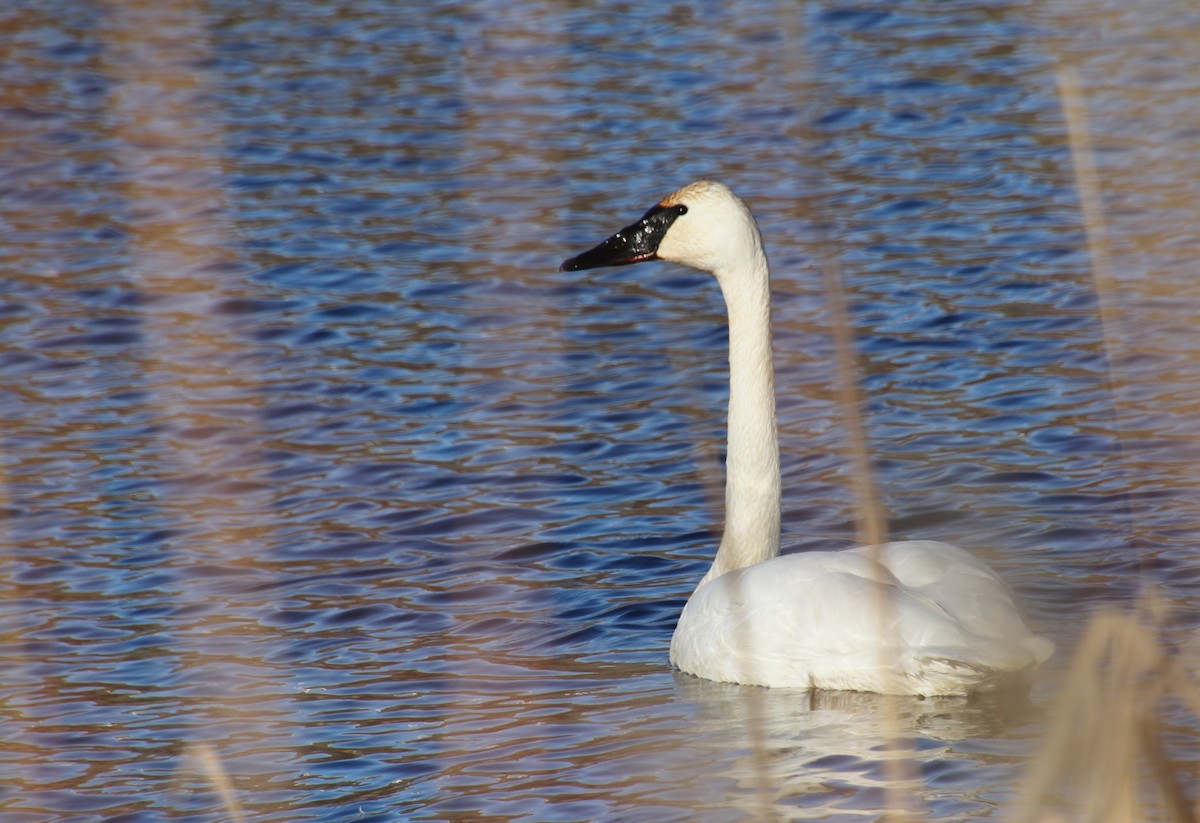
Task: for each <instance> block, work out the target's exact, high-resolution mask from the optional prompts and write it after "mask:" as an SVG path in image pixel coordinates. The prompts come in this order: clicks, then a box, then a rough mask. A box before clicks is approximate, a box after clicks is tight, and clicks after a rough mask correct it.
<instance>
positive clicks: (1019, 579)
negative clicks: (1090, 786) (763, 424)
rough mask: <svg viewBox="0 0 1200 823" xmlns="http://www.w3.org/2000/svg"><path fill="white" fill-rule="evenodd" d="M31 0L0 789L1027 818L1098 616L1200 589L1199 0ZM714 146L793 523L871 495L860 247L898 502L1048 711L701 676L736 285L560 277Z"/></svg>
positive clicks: (24, 16) (168, 811)
mask: <svg viewBox="0 0 1200 823" xmlns="http://www.w3.org/2000/svg"><path fill="white" fill-rule="evenodd" d="M10 6H11V7H10V8H8V9H6V10H5V11H4V12H0V15H2V17H3V21H4V27H3V32H4V34H3V35H0V46H2V49H3V54H4V57H5V59H4V64H3V65H4V73H5V77H6V81H5V83H4V84H3V85H4V91H3V97H2V99H0V104H2V107H3V118H2V120H0V122H2V123H3V125H2V127H0V141H2V142H0V154H2V156H3V157H4V164H3V173H2V178H0V179H2V181H3V182H2V185H3V197H2V198H0V221H2V222H0V225H2V226H3V237H4V243H3V244H2V247H0V261H2V262H0V265H2V267H3V272H4V277H3V285H2V286H0V288H2V292H0V294H2V295H3V302H2V304H0V363H2V364H3V374H4V380H3V384H2V385H3V388H4V392H3V395H0V413H2V414H3V418H4V420H5V426H4V429H3V431H4V440H3V450H2V451H3V460H4V463H3V466H4V468H3V479H4V485H3V496H2V499H0V504H2V507H3V512H4V515H5V521H4V522H5V527H4V529H3V531H2V532H0V538H2V540H3V547H2V550H0V551H2V557H3V567H2V569H3V571H2V573H0V583H2V585H3V598H2V600H0V608H2V609H3V617H2V618H0V659H2V660H3V664H4V671H5V672H6V674H5V675H4V676H3V677H0V689H2V697H0V713H2V716H3V719H4V728H5V734H4V738H5V743H4V745H3V746H0V758H2V760H3V763H4V766H3V769H0V816H2V818H3V820H4V821H6V823H7V821H42V820H63V819H70V820H78V821H102V820H103V821H141V820H147V821H149V820H160V819H164V818H175V819H178V818H186V819H188V820H197V821H199V820H227V819H230V818H231V816H232V815H233V814H235V812H234V811H233V810H235V809H237V808H240V809H242V810H243V811H244V813H245V815H246V816H247V818H250V819H254V820H288V821H294V820H329V821H334V820H338V821H340V820H352V819H379V820H397V819H409V820H468V819H470V820H474V819H477V818H478V817H480V816H489V817H491V818H494V819H508V820H626V821H637V820H647V821H651V820H652V821H665V820H705V821H709V820H711V821H724V820H731V821H734V820H747V819H770V818H772V817H774V818H775V819H851V818H853V819H874V818H878V817H879V816H881V815H882V814H883V813H884V812H885V811H886V810H888V809H889V808H893V807H894V806H896V805H897V804H898V803H899V804H905V803H907V804H909V805H911V806H913V807H915V808H917V809H919V810H920V811H921V812H922V813H923V814H926V815H928V816H929V817H932V818H937V819H946V820H976V819H981V818H987V817H993V816H995V817H999V816H1001V815H1002V814H1003V812H1004V810H1005V809H1006V808H1008V807H1009V806H1010V805H1011V802H1012V799H1013V797H1014V796H1015V794H1016V793H1017V786H1018V784H1019V781H1020V778H1021V771H1022V768H1023V767H1024V764H1025V762H1026V758H1027V757H1028V755H1029V753H1030V752H1031V751H1033V750H1035V748H1036V747H1037V744H1038V739H1039V735H1040V732H1041V729H1042V727H1043V723H1042V720H1043V717H1044V713H1045V711H1046V707H1047V706H1048V705H1049V704H1050V700H1051V696H1052V695H1053V692H1054V689H1055V686H1056V684H1057V682H1058V680H1059V679H1060V677H1061V673H1062V670H1063V667H1064V666H1065V662H1066V660H1067V659H1068V657H1069V655H1070V653H1071V650H1072V646H1073V644H1074V641H1075V640H1076V639H1077V638H1078V636H1079V635H1080V633H1081V632H1082V630H1083V626H1084V624H1085V621H1086V616H1087V613H1088V612H1089V611H1091V610H1093V609H1096V608H1099V607H1102V606H1109V605H1120V604H1125V603H1127V602H1129V600H1130V598H1131V597H1132V595H1133V594H1134V593H1135V592H1136V591H1137V590H1138V589H1139V588H1140V587H1142V586H1144V585H1152V586H1156V587H1158V588H1159V590H1160V591H1162V592H1163V593H1164V594H1165V596H1166V597H1167V599H1168V600H1169V602H1170V603H1171V604H1172V605H1173V606H1174V608H1175V609H1176V610H1177V616H1176V618H1175V623H1176V625H1177V627H1178V630H1179V636H1181V637H1183V636H1186V635H1187V634H1188V633H1189V632H1190V630H1191V629H1193V628H1194V627H1195V618H1194V617H1193V616H1192V615H1194V614H1195V613H1196V606H1197V605H1200V602H1198V594H1200V592H1198V589H1197V587H1198V584H1200V580H1198V576H1197V573H1196V571H1195V570H1196V568H1198V564H1197V562H1196V561H1197V557H1196V550H1195V545H1196V524H1197V523H1198V522H1200V518H1198V517H1197V507H1198V504H1197V500H1200V495H1197V493H1196V492H1197V488H1196V486H1197V481H1196V477H1195V472H1194V469H1193V467H1194V464H1195V461H1196V458H1197V448H1196V445H1195V443H1196V438H1195V435H1196V432H1197V429H1198V424H1200V418H1198V416H1197V407H1196V403H1195V401H1194V398H1195V397H1196V389H1197V386H1198V385H1200V344H1198V343H1197V339H1198V338H1197V337H1196V336H1195V335H1194V334H1193V333H1192V330H1193V329H1194V328H1195V318H1196V317H1197V311H1196V309H1197V300H1198V298H1200V287H1198V286H1197V285H1196V282H1197V281H1196V279H1195V277H1194V265H1195V263H1196V261H1197V259H1198V254H1197V247H1196V242H1195V239H1194V226H1195V222H1196V220H1195V218H1196V203H1197V201H1196V194H1195V193H1196V191H1197V185H1198V182H1197V177H1196V169H1195V168H1193V166H1194V164H1188V163H1186V161H1185V158H1189V157H1195V156H1197V149H1198V148H1200V146H1198V143H1200V122H1197V121H1198V119H1200V114H1198V113H1197V109H1196V107H1195V106H1194V100H1195V99H1196V94H1197V92H1198V91H1200V89H1197V79H1196V78H1197V77H1200V73H1198V72H1197V68H1198V67H1197V61H1198V60H1200V58H1198V56H1197V55H1200V50H1196V49H1195V48H1194V47H1193V44H1192V43H1191V40H1193V39H1194V32H1195V31H1196V30H1197V26H1198V24H1200V20H1198V19H1197V16H1196V13H1195V11H1194V10H1189V9H1187V8H1183V7H1182V6H1180V5H1177V4H1172V3H1162V4H1160V5H1159V6H1157V7H1155V8H1152V9H1145V8H1139V9H1138V10H1137V11H1136V13H1135V12H1133V11H1125V10H1123V9H1122V8H1120V7H1119V4H1110V5H1103V4H1101V3H1099V2H1097V3H1095V4H1092V5H1091V6H1090V7H1089V8H1087V9H1083V10H1078V11H1076V10H1074V9H1069V8H1067V7H1065V6H1063V7H1058V6H1046V7H1044V8H1042V9H1040V10H1038V11H1036V13H1035V10H1034V9H1033V8H1032V7H1029V6H1026V5H1022V4H1009V3H1003V2H1001V3H994V4H991V5H984V6H980V5H979V4H970V5H960V4H937V5H933V6H927V5H925V4H915V3H914V4H902V5H899V6H896V5H887V6H857V7H854V8H843V7H838V6H821V5H815V4H809V5H798V4H791V3H772V2H766V0H755V1H754V2H742V3H736V4H717V3H701V4H692V5H678V6H670V5H663V4H641V5H638V4H619V3H589V4H565V3H564V4H558V3H549V2H530V3H516V4H513V3H494V2H479V3H472V4H465V3H464V4H456V3H439V4H408V5H396V4H389V3H385V2H382V0H364V2H357V3H353V4H351V3H345V4H335V3H317V2H299V3H287V4H283V3H253V4H245V3H230V2H225V0H212V2H211V3H209V4H208V5H202V4H189V3H185V2H166V3H158V4H144V5H143V4H135V3H116V4H112V5H111V6H108V7H104V8H92V7H90V6H87V5H86V4H78V3H67V2H48V3H21V2H18V3H16V4H10ZM1059 59H1062V60H1064V61H1066V62H1069V63H1072V64H1074V65H1077V66H1078V67H1079V70H1080V75H1081V78H1082V80H1083V82H1084V86H1085V89H1086V90H1087V102H1088V104H1089V114H1090V118H1091V120H1090V122H1091V129H1092V137H1093V143H1094V145H1095V149H1096V157H1097V163H1098V165H1099V168H1100V170H1101V173H1102V174H1101V176H1102V181H1103V195H1104V198H1103V199H1104V204H1105V207H1106V210H1105V211H1106V214H1107V217H1108V220H1109V224H1108V233H1107V238H1108V240H1109V243H1110V247H1111V260H1112V274H1113V279H1114V281H1115V284H1114V285H1115V287H1114V288H1113V289H1111V290H1108V291H1106V290H1104V289H1100V290H1098V289H1097V286H1096V282H1097V281H1096V280H1095V278H1094V277H1093V266H1092V255H1090V254H1089V250H1088V246H1087V237H1086V234H1085V231H1084V224H1083V220H1082V218H1081V213H1080V208H1079V198H1078V194H1077V189H1076V185H1075V177H1074V175H1073V172H1072V159H1071V154H1070V152H1069V150H1068V147H1067V139H1066V134H1065V126H1064V120H1063V116H1062V108H1061V105H1060V101H1059V98H1058V95H1057V92H1056V87H1055V79H1054V78H1055V74H1054V71H1055V66H1056V61H1057V60H1059ZM700 176H711V177H715V178H718V179H721V180H724V181H726V182H728V183H729V184H730V185H732V186H733V187H734V188H735V189H736V190H737V191H739V192H740V193H741V194H742V195H743V196H744V197H745V198H746V199H747V200H748V201H749V202H750V203H751V205H752V207H753V208H754V209H755V211H756V213H757V214H758V216H759V219H760V222H761V224H762V228H763V231H764V235H765V238H766V244H767V247H768V253H769V255H770V257H771V260H772V264H773V268H774V272H775V282H774V287H775V297H776V303H775V315H774V318H775V326H776V345H777V349H778V352H777V366H778V371H779V407H780V425H781V443H782V447H783V466H784V474H785V486H786V491H785V501H784V502H785V545H786V546H788V548H789V549H790V550H803V549H808V548H831V547H839V546H845V545H848V544H849V543H851V542H853V540H854V532H855V521H856V511H855V502H854V496H853V493H852V472H851V470H850V468H849V466H850V461H849V459H848V457H847V454H846V451H845V443H846V442H847V435H848V433H847V431H846V427H845V425H844V421H845V414H844V413H843V412H842V411H840V410H839V408H838V405H837V399H836V391H835V386H836V383H835V375H834V370H833V363H834V359H835V357H834V352H833V347H832V343H831V342H830V341H831V339H832V336H831V330H832V320H831V317H830V311H829V302H828V299H827V295H826V293H825V291H824V287H823V285H822V280H821V277H820V275H819V273H818V266H817V265H816V264H817V262H818V260H819V258H821V256H822V255H824V256H825V257H827V258H831V259H836V261H837V262H838V264H839V266H840V271H841V275H842V281H843V284H844V288H845V294H846V300H847V302H848V304H849V306H850V314H851V319H852V322H853V325H854V329H855V332H856V339H857V345H858V348H859V353H860V372H859V378H860V385H861V388H862V390H863V391H864V393H865V394H866V396H867V397H868V403H867V416H866V427H867V437H868V442H869V445H870V448H871V452H872V455H873V457H874V459H875V461H876V470H877V480H878V483H879V488H880V493H881V498H882V502H883V504H884V506H885V508H886V511H887V513H888V515H889V525H890V529H891V532H892V534H893V535H894V536H897V537H931V538H940V539H948V540H953V541H956V542H959V543H961V544H963V545H965V546H967V547H968V548H970V549H971V550H973V551H975V552H977V553H979V554H980V555H981V556H983V557H985V558H986V559H987V560H988V561H989V562H991V563H992V564H993V565H995V566H996V567H997V568H998V569H999V570H1000V571H1001V572H1002V573H1003V574H1004V576H1005V577H1006V578H1008V579H1009V580H1011V581H1012V583H1013V584H1014V586H1015V587H1016V588H1017V590H1018V592H1019V594H1020V596H1021V597H1022V599H1023V600H1024V602H1025V603H1026V604H1027V605H1028V607H1029V611H1030V615H1031V619H1032V622H1033V623H1034V624H1035V625H1036V626H1037V627H1038V629H1039V630H1040V631H1041V632H1043V633H1045V634H1047V635H1049V636H1050V637H1052V638H1053V639H1054V640H1055V641H1056V642H1057V643H1058V645H1059V649H1060V652H1059V654H1058V656H1057V657H1056V659H1055V661H1054V662H1053V663H1052V664H1051V665H1049V666H1047V667H1046V668H1045V669H1044V670H1043V671H1042V672H1041V673H1040V675H1039V679H1038V681H1037V682H1036V683H1035V684H1034V687H1033V689H1032V691H1031V694H1030V698H1029V700H1028V701H1027V702H1026V701H1022V700H996V699H988V700H978V701H973V702H967V701H954V700H925V701H918V700H901V701H896V702H889V701H883V700H881V699H880V698H878V697H874V696H869V695H845V694H818V695H811V696H809V695H798V694H794V693H787V692H768V691H764V690H757V689H742V688H738V687H733V686H727V685H723V684H715V683H706V682H702V681H698V680H695V679H693V678H689V677H686V676H682V675H679V674H677V673H673V672H672V671H671V670H670V669H669V667H668V666H667V665H666V656H667V646H668V643H669V638H670V633H671V630H672V627H673V625H674V621H675V618H676V616H677V614H678V612H679V610H680V609H681V607H682V605H683V603H684V600H685V598H686V596H687V594H688V593H689V592H690V590H691V588H692V587H693V586H694V584H695V581H696V580H697V579H698V577H699V576H700V575H701V574H702V573H703V571H704V569H705V567H706V563H707V562H708V561H709V559H710V558H711V553H712V551H713V548H714V546H715V541H716V539H717V535H718V534H719V530H720V521H721V511H720V499H721V497H720V496H721V491H720V489H721V466H722V459H723V456H722V448H723V442H724V432H723V428H722V427H723V416H724V402H725V392H726V386H725V372H724V368H725V364H724V347H725V335H724V329H723V324H722V320H723V307H722V305H721V303H720V297H719V294H718V293H717V290H716V288H715V286H714V285H713V284H712V283H711V282H709V281H708V280H707V278H705V277H702V276H699V275H697V274H695V273H692V272H688V271H685V270H681V269H677V268H673V267H670V266H667V265H666V264H655V265H648V266H645V267H636V268H632V269H618V270H605V271H595V272H581V273H573V274H569V275H568V274H562V273H558V272H557V271H556V267H557V265H558V263H559V262H560V261H561V260H562V259H563V258H565V257H567V256H570V255H571V254H574V253H576V252H578V251H580V250H582V249H584V248H587V247H588V246H590V245H591V244H592V243H594V242H596V241H598V240H600V239H602V238H603V237H604V236H606V235H607V234H608V233H609V232H611V231H612V230H615V229H616V228H619V227H620V226H623V225H625V224H626V223H627V222H629V220H630V219H632V218H634V217H636V216H637V215H639V214H640V213H641V212H642V211H643V210H644V209H645V208H646V207H648V206H649V205H650V204H652V203H653V202H655V201H656V200H657V199H658V198H659V197H661V196H662V195H663V194H665V193H666V192H668V191H670V190H671V189H673V188H675V187H677V186H679V185H681V184H683V183H685V182H688V181H689V180H691V179H694V178H696V177H700ZM1104 307H1109V316H1108V319H1107V322H1102V316H1103V313H1102V311H1101V309H1102V308H1104ZM1110 366H1111V367H1112V368H1110ZM1168 720H1169V722H1170V723H1171V724H1172V728H1173V729H1174V730H1175V731H1176V735H1175V738H1174V745H1175V746H1176V747H1177V755H1178V756H1179V757H1180V773H1181V774H1182V775H1183V776H1184V777H1185V779H1190V777H1191V776H1192V775H1194V773H1195V772H1196V770H1197V763H1198V762H1200V761H1198V759H1197V756H1196V752H1195V745H1194V743H1195V738H1196V735H1197V732H1198V731H1200V727H1198V725H1197V723H1196V721H1195V720H1194V718H1192V717H1191V716H1190V715H1188V714H1187V713H1186V712H1185V711H1183V710H1182V709H1181V708H1178V707H1177V708H1175V709H1174V710H1173V712H1172V714H1171V716H1170V717H1169V718H1168ZM1189 785H1190V784H1189Z"/></svg>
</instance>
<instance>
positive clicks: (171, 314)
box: [103, 0, 286, 819]
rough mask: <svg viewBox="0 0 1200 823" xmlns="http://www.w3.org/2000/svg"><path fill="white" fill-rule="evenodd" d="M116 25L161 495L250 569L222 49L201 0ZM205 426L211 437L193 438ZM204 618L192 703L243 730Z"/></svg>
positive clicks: (197, 595) (252, 521) (223, 795)
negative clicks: (214, 67)
mask: <svg viewBox="0 0 1200 823" xmlns="http://www.w3.org/2000/svg"><path fill="white" fill-rule="evenodd" d="M104 20H105V27H104V31H103V38H104V41H105V45H106V48H105V50H104V54H105V58H104V64H105V65H104V68H105V70H106V72H107V74H108V75H109V76H110V77H111V78H112V80H113V81H114V87H113V94H112V98H111V103H110V108H109V112H108V113H109V121H110V124H111V129H112V133H113V136H114V138H115V142H116V144H117V145H118V146H119V147H120V148H119V150H118V152H117V157H116V160H117V164H118V166H119V167H120V169H121V170H122V172H123V173H124V175H125V180H126V182H125V186H124V196H125V198H126V201H127V214H128V223H127V226H126V229H127V231H128V233H129V235H130V238H131V241H130V244H131V247H132V258H133V264H132V272H131V279H132V280H133V282H134V284H135V285H136V287H138V288H139V289H140V290H141V292H142V293H143V295H144V296H145V297H146V298H147V299H146V301H145V310H144V322H145V329H146V337H147V340H148V341H149V342H148V345H147V346H146V347H145V350H144V353H143V355H142V357H143V360H142V363H141V364H140V365H141V371H142V373H143V374H144V375H145V380H146V382H147V384H148V385H149V386H150V387H151V388H152V391H153V392H154V396H155V398H156V404H157V414H158V417H159V422H160V424H161V431H162V432H164V434H165V436H164V437H163V439H162V440H161V441H160V442H159V443H158V444H157V445H158V448H159V449H161V450H162V451H163V452H164V453H165V454H167V455H168V463H169V464H171V465H172V466H173V469H172V475H173V476H172V477H171V478H165V479H169V480H170V482H171V485H170V487H169V488H170V489H171V490H172V491H165V490H164V491H162V492H160V493H161V494H163V497H164V499H162V500H160V504H161V505H162V506H163V507H164V508H165V509H167V510H168V511H171V510H174V511H177V512H179V514H180V515H181V519H183V520H190V521H192V522H199V523H202V524H204V527H205V532H206V534H205V535H204V538H203V539H204V540H205V541H206V542H207V545H206V546H204V548H203V550H202V551H201V557H202V558H203V562H204V563H205V564H206V565H210V566H215V567H219V568H223V569H230V568H236V567H244V568H246V569H247V571H249V570H250V569H252V568H253V567H254V560H253V558H254V557H255V556H256V554H257V551H256V544H257V542H258V541H256V540H254V536H255V535H256V534H257V535H261V534H264V533H265V531H266V530H267V529H269V527H270V526H269V523H268V520H267V514H266V512H265V511H264V510H263V507H262V496H261V494H260V493H259V491H260V489H261V488H262V485H260V483H259V482H257V481H258V478H257V477H256V468H255V465H254V459H253V454H254V452H253V448H252V447H251V448H246V446H245V445H244V444H246V443H249V444H254V443H257V442H260V440H261V438H260V437H258V436H257V435H256V434H255V416H254V413H253V411H251V410H246V409H242V408H239V406H238V405H237V403H236V401H234V400H233V399H232V398H233V397H240V396H244V395H245V393H246V387H247V385H250V386H251V387H253V384H254V383H255V382H256V379H255V376H254V375H253V374H246V373H245V371H244V369H245V367H244V365H242V363H244V361H242V360H239V358H238V355H239V353H240V348H241V347H240V346H239V344H238V342H237V341H235V340H234V339H233V338H232V334H231V332H232V331H233V330H232V329H231V328H230V326H229V324H228V323H226V322H223V321H222V320H221V319H220V318H219V317H218V316H217V314H215V313H214V308H215V307H216V306H217V304H218V303H219V302H220V301H222V300H224V299H227V298H229V297H231V296H234V295H236V294H238V288H237V284H236V283H234V282H232V278H231V277H230V276H229V275H228V274H225V273H224V272H225V271H227V269H223V268H222V267H221V265H220V264H221V263H224V262H227V260H228V257H229V256H230V251H229V242H230V236H229V226H228V225H227V224H226V217H225V215H226V212H227V204H226V197H225V191H224V187H225V185H226V178H227V173H226V170H225V169H224V167H223V166H222V163H221V154H220V153H221V150H222V145H223V131H222V129H221V126H220V123H221V119H220V117H219V116H218V112H217V111H216V110H215V108H214V107H213V106H212V105H211V103H210V102H209V101H208V100H207V99H206V98H207V97H208V96H209V95H210V94H211V92H212V91H213V89H212V87H211V80H210V77H209V74H208V72H207V71H206V70H205V69H204V68H203V66H204V64H205V62H206V61H207V60H209V59H210V58H211V55H212V50H211V45H210V42H209V37H208V25H209V21H208V19H207V17H206V16H205V11H204V9H203V8H202V5H201V4H199V3H195V2H191V0H114V2H112V3H110V4H109V6H108V14H107V15H106V16H105V18H104ZM235 364H237V365H236V366H235ZM200 428H203V429H204V430H206V431H208V432H209V433H210V434H209V435H208V436H203V437H202V436H190V435H189V430H193V431H194V430H196V429H200ZM214 432H215V433H214ZM234 442H237V443H241V444H243V445H242V446H241V448H236V447H234V446H232V445H231V444H232V443H234ZM168 495H170V496H169V497H168ZM180 575H181V577H182V578H183V583H184V585H183V590H184V591H185V592H190V594H186V595H185V597H186V598H187V599H189V600H195V601H197V602H200V601H203V600H205V599H207V598H209V597H211V596H212V595H211V594H210V593H201V592H200V591H199V590H198V589H195V588H194V586H195V585H196V584H199V583H200V582H201V578H198V577H194V576H189V571H188V569H186V568H185V569H181V570H180ZM231 579H232V580H234V583H233V584H232V585H235V586H238V585H242V584H243V583H244V582H245V579H244V578H243V577H242V576H240V575H234V576H233V577H232V578H231ZM226 585H228V584H226ZM217 596H218V597H219V596H220V592H218V593H217ZM198 614H200V615H201V616H198V617H196V618H195V620H196V625H194V626H193V627H192V631H190V632H189V635H190V637H189V638H188V639H185V640H183V641H182V644H183V645H184V647H185V649H186V651H187V652H190V653H188V654H185V659H188V660H190V661H192V664H191V665H192V666H193V668H192V672H191V676H192V677H194V678H195V680H196V681H197V684H198V685H199V684H203V685H202V688H200V689H197V692H198V693H199V694H200V695H201V696H199V697H195V698H193V706H192V711H193V712H195V713H197V714H199V715H201V716H204V717H208V718H215V719H216V721H217V724H218V725H219V726H220V727H222V728H223V730H225V731H227V730H229V729H230V728H233V729H237V728H238V718H239V716H241V715H242V713H243V712H252V711H253V707H251V706H248V705H244V704H243V703H241V702H240V700H239V696H238V693H237V688H236V685H235V683H234V682H233V681H232V679H231V677H230V675H229V674H228V669H230V668H232V666H231V665H229V664H227V662H226V661H227V652H225V651H224V649H225V648H228V647H229V646H231V645H234V644H235V642H236V641H235V638H233V637H230V636H227V635H225V634H224V632H225V631H227V629H225V628H224V627H227V626H228V623H226V622H224V618H225V615H224V614H222V613H221V611H220V610H217V612H216V614H215V616H206V615H212V613H211V612H207V611H204V612H198ZM247 630H249V631H252V632H253V631H257V630H259V628H258V626H257V625H252V626H250V627H248V629H247ZM188 646H190V647H191V648H190V649H189V648H187V647H188ZM280 689H281V690H286V689H284V687H283V686H281V687H280ZM258 728H260V729H261V728H262V727H261V726H259V727H258ZM198 734H199V735H200V736H201V737H202V736H203V735H204V734H205V732H204V731H203V729H202V730H201V731H200V732H199V733H198ZM225 742H226V741H225V740H222V739H218V740H213V741H212V743H211V744H209V743H205V742H202V741H195V742H193V744H192V745H193V747H194V750H195V751H196V752H198V754H199V757H200V761H201V763H202V768H201V770H200V771H201V776H202V777H203V778H204V779H205V780H206V782H208V783H209V784H210V787H211V788H213V789H215V791H216V794H217V796H218V798H219V802H220V804H221V805H222V807H224V808H225V809H226V811H227V813H229V814H231V815H232V817H233V818H234V819H238V818H239V817H240V812H239V810H238V807H237V801H236V793H237V789H238V784H239V783H240V782H243V781H245V780H246V779H248V778H246V777H245V776H242V777H239V775H237V774H232V775H231V774H228V773H227V770H226V768H225V767H224V766H222V765H221V758H222V745H223V744H224V743H225ZM284 745H286V743H285V744H284ZM243 785H244V782H243Z"/></svg>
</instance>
